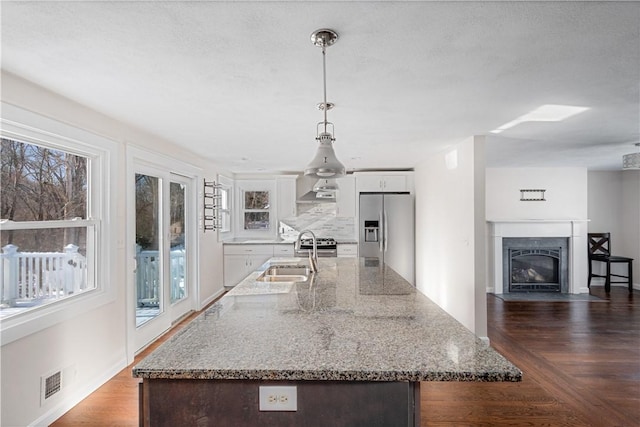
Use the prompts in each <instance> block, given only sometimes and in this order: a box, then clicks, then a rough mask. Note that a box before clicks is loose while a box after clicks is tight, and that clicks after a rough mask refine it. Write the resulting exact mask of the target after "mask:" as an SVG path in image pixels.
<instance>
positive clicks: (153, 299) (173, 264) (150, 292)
mask: <svg viewBox="0 0 640 427" xmlns="http://www.w3.org/2000/svg"><path fill="white" fill-rule="evenodd" d="M159 258H160V255H159V252H158V251H146V250H145V251H143V250H141V249H140V247H139V246H137V247H136V262H137V267H136V268H137V271H136V289H137V299H138V307H143V306H157V305H158V304H159V301H160V291H159V289H158V286H159V284H160V270H159V269H160V264H159ZM169 263H170V265H169V274H170V280H171V288H170V290H171V301H177V300H179V299H181V298H182V297H184V296H185V289H184V285H185V282H184V281H185V269H184V267H185V250H184V249H174V250H172V251H170V252H169Z"/></svg>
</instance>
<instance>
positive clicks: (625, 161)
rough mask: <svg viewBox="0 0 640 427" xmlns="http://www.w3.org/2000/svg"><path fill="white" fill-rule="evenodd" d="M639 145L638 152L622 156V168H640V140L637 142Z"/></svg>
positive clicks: (637, 145)
mask: <svg viewBox="0 0 640 427" xmlns="http://www.w3.org/2000/svg"><path fill="white" fill-rule="evenodd" d="M635 145H636V147H638V152H637V153H631V154H625V155H624V156H622V169H625V170H636V169H640V142H638V143H637V144H635Z"/></svg>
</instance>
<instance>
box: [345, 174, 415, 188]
mask: <svg viewBox="0 0 640 427" xmlns="http://www.w3.org/2000/svg"><path fill="white" fill-rule="evenodd" d="M354 175H355V177H356V190H357V191H358V193H367V192H374V193H378V192H387V193H397V192H405V191H408V192H411V191H412V189H411V185H410V177H411V173H409V172H400V173H390V172H387V173H384V172H381V173H375V172H373V173H368V172H367V173H362V172H361V173H355V174H354Z"/></svg>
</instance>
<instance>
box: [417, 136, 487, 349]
mask: <svg viewBox="0 0 640 427" xmlns="http://www.w3.org/2000/svg"><path fill="white" fill-rule="evenodd" d="M484 173H485V166H484V137H475V138H471V139H469V140H467V141H464V142H463V143H460V144H458V145H456V146H455V147H453V148H452V149H450V150H448V151H446V152H441V153H437V154H434V155H431V156H429V157H428V158H427V159H425V160H424V161H422V162H421V163H419V164H418V165H417V166H416V168H415V194H416V286H417V288H418V289H419V290H420V291H422V292H423V293H424V294H425V295H427V296H428V297H429V298H430V299H432V300H433V301H434V302H435V303H436V304H438V305H439V306H440V307H442V308H443V309H444V310H445V311H447V312H448V313H449V314H451V315H452V316H453V317H454V318H456V320H458V321H459V322H460V323H462V324H463V325H464V326H466V327H467V328H468V329H469V330H471V331H472V332H474V333H475V334H476V335H477V336H479V337H486V336H487V317H486V293H485V292H486V291H485V290H486V282H485V280H486V279H485V272H486V259H485V256H486V232H485V218H484V213H485V206H484V203H485V194H484V191H485V189H484Z"/></svg>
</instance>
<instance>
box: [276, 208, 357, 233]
mask: <svg viewBox="0 0 640 427" xmlns="http://www.w3.org/2000/svg"><path fill="white" fill-rule="evenodd" d="M307 229H308V230H311V231H313V233H314V234H315V235H316V237H333V238H335V239H336V240H338V241H353V240H355V218H342V217H337V216H336V204H335V203H317V204H312V205H307V206H300V207H299V212H298V216H295V217H289V218H285V219H283V220H282V221H280V225H279V231H280V236H281V237H282V238H284V239H295V238H297V237H298V233H299V232H300V231H302V230H307Z"/></svg>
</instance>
